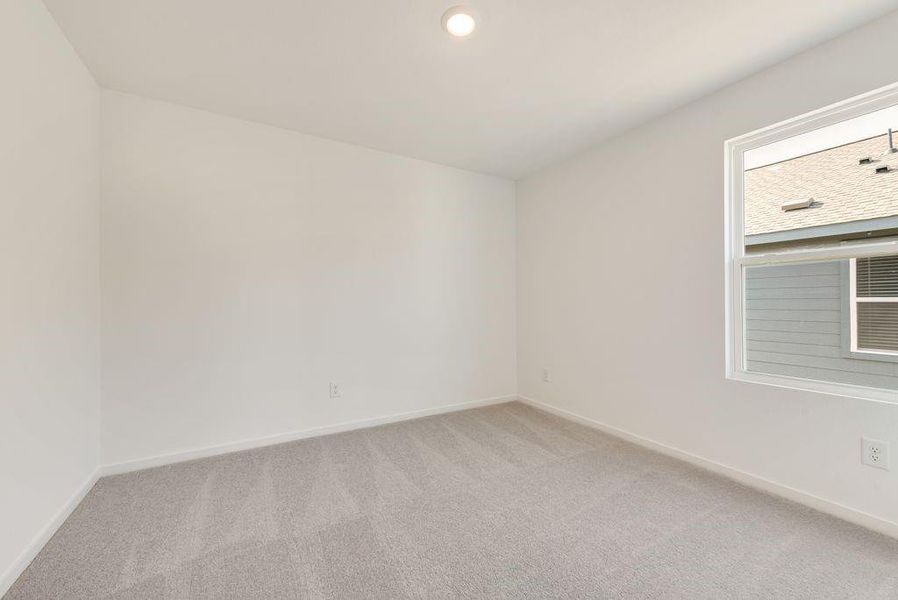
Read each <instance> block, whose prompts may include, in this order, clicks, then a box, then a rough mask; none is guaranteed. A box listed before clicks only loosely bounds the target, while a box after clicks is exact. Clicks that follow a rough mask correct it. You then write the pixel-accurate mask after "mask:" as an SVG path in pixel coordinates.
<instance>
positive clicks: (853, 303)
mask: <svg viewBox="0 0 898 600" xmlns="http://www.w3.org/2000/svg"><path fill="white" fill-rule="evenodd" d="M848 289H849V290H850V291H849V298H848V301H849V310H850V311H851V320H850V321H849V323H850V329H851V352H852V353H855V354H861V355H863V354H872V355H874V356H898V352H894V351H891V350H877V349H876V348H858V345H857V304H858V302H875V303H877V304H879V303H883V302H898V297H894V296H864V297H861V298H859V297H858V295H857V259H856V258H852V259H851V260H850V261H848Z"/></svg>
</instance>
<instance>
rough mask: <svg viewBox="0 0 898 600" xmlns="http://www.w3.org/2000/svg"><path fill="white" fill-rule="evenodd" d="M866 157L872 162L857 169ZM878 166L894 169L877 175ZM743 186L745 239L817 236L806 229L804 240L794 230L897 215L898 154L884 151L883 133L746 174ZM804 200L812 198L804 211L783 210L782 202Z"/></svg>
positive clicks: (886, 145)
mask: <svg viewBox="0 0 898 600" xmlns="http://www.w3.org/2000/svg"><path fill="white" fill-rule="evenodd" d="M895 143H896V145H898V132H896V133H895ZM866 157H869V158H872V159H873V162H872V163H871V164H866V165H861V164H858V161H859V160H860V159H862V158H866ZM883 166H890V167H891V168H892V169H896V170H895V171H892V172H889V173H881V174H877V173H876V172H875V171H876V168H877V167H883ZM744 186H745V234H746V235H747V236H760V237H763V238H772V236H768V235H764V234H772V233H774V232H794V234H795V235H793V236H791V237H792V238H793V239H798V238H809V237H816V234H813V233H812V231H810V230H808V231H806V232H805V234H804V235H800V232H798V231H794V230H800V229H806V228H818V227H823V226H829V225H834V224H841V223H850V222H853V221H861V220H864V221H867V220H870V219H881V218H883V217H895V216H898V153H890V152H889V136H888V134H885V135H880V136H876V137H873V138H869V139H866V140H860V141H858V142H853V143H851V144H846V145H844V146H838V147H836V148H830V149H828V150H823V151H820V152H815V153H813V154H807V155H805V156H799V157H797V158H792V159H790V160H786V161H782V162H779V163H775V164H772V165H767V166H764V167H758V168H755V169H750V170H747V171H745V179H744ZM808 198H813V199H814V203H813V204H812V205H811V206H810V207H809V208H802V209H798V210H791V211H784V210H783V209H782V205H783V203H784V202H787V201H795V200H802V199H808ZM883 223H884V222H883ZM875 228H879V226H877V227H875ZM814 231H816V230H814ZM788 237H790V236H783V235H780V236H779V239H781V240H782V239H787V238H788ZM759 241H760V239H759Z"/></svg>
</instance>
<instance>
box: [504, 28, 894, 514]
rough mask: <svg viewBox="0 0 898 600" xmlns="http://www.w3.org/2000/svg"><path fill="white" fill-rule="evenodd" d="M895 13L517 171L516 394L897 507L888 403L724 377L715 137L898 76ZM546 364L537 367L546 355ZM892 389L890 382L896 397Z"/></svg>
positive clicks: (782, 477) (823, 489)
mask: <svg viewBox="0 0 898 600" xmlns="http://www.w3.org/2000/svg"><path fill="white" fill-rule="evenodd" d="M896 28H898V15H895V14H892V15H889V16H887V17H885V18H883V19H881V20H879V21H877V22H875V23H873V24H871V25H869V26H866V27H864V28H862V29H859V30H857V31H855V32H852V33H850V34H847V35H845V36H843V37H841V38H838V39H836V40H834V41H832V42H830V43H827V44H825V45H823V46H819V47H817V48H815V49H813V50H811V51H809V52H807V53H805V54H801V55H799V56H797V57H795V58H793V59H790V60H788V61H786V62H784V63H781V64H780V65H778V66H776V67H774V68H771V69H769V70H766V71H763V72H762V73H760V74H758V75H756V76H753V77H751V78H750V79H747V80H745V81H743V82H740V83H738V84H736V85H734V86H732V87H729V88H727V89H725V90H723V91H721V92H718V93H716V94H713V95H711V96H709V97H706V98H705V99H703V100H701V101H698V102H695V103H693V104H690V105H688V106H686V107H684V108H682V109H680V110H677V111H675V112H673V113H671V114H669V115H668V116H666V117H663V118H661V119H658V120H656V121H653V122H651V123H648V124H646V125H644V126H642V127H640V128H639V129H636V130H633V131H631V132H629V133H627V134H625V135H623V136H621V137H619V138H617V139H615V140H613V141H610V142H608V143H604V144H602V145H601V146H599V147H596V148H594V149H593V150H591V151H589V152H587V153H585V154H582V155H579V156H577V157H574V158H572V159H570V160H568V161H566V162H564V163H562V164H559V165H556V166H554V167H552V168H550V169H547V170H545V171H543V172H541V173H538V174H535V175H533V176H531V177H528V178H526V179H524V180H523V181H520V182H518V186H517V195H518V209H517V215H518V364H519V379H518V382H519V389H520V393H521V394H522V395H523V396H526V397H531V398H534V399H536V400H540V401H543V402H546V403H548V404H551V405H555V406H557V407H560V408H563V409H565V410H568V411H571V412H573V413H576V414H579V415H581V416H584V417H588V418H591V419H594V420H596V421H599V422H602V423H605V424H607V425H609V426H612V427H615V428H618V429H621V430H625V431H628V432H631V433H633V434H636V435H638V436H642V437H644V438H648V439H650V440H654V441H656V442H659V443H662V444H666V445H668V446H672V447H675V448H678V449H680V450H683V451H686V452H689V453H692V454H696V455H698V456H701V457H704V458H706V459H708V460H711V461H716V462H718V463H722V464H724V465H727V466H729V467H732V468H735V469H739V470H742V471H745V472H747V473H750V474H754V475H757V476H759V477H763V478H766V479H769V480H772V481H774V482H777V483H780V484H782V485H786V486H791V487H793V488H796V489H798V490H801V491H804V492H806V493H809V494H813V495H816V496H819V497H821V498H823V499H826V500H829V501H831V502H835V503H839V504H842V505H845V506H847V507H850V508H852V509H854V510H857V511H861V512H865V513H869V514H871V515H874V516H876V517H879V518H880V519H884V520H887V521H892V522H898V465H895V466H894V467H893V470H892V471H883V470H878V469H873V468H870V467H866V466H863V465H862V464H861V462H860V448H861V435H864V434H866V435H869V436H871V437H873V438H877V439H883V440H888V441H890V442H891V444H892V448H893V449H894V448H898V405H895V404H884V403H874V402H870V401H864V400H857V399H851V398H844V397H837V396H828V395H823V394H815V393H809V392H800V391H793V390H788V389H780V388H774V387H769V386H762V385H759V384H748V383H741V382H733V381H728V380H726V379H725V376H724V372H725V369H724V366H725V365H724V363H725V356H724V195H723V189H724V185H723V176H724V172H723V143H724V140H726V139H728V138H730V137H734V136H737V135H740V134H743V133H746V132H749V131H752V130H754V129H757V128H759V127H763V126H766V125H769V124H772V123H774V122H777V121H780V120H783V119H785V118H788V117H791V116H795V115H798V114H801V113H804V112H807V111H809V110H812V109H816V108H819V107H821V106H824V105H826V104H829V103H832V102H835V101H838V100H842V99H844V98H847V97H851V96H853V95H856V94H859V93H862V92H866V91H868V90H871V89H874V88H877V87H880V86H882V85H886V84H889V83H892V82H893V81H896V80H898V66H896V65H890V64H888V63H884V62H882V61H880V60H871V57H885V56H890V55H891V54H893V53H894V43H895V37H894V32H895V30H896ZM543 368H547V369H549V371H550V375H551V382H544V381H543V377H542V369H543ZM896 400H898V398H896Z"/></svg>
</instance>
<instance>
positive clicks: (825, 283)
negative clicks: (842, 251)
mask: <svg viewBox="0 0 898 600" xmlns="http://www.w3.org/2000/svg"><path fill="white" fill-rule="evenodd" d="M841 268H842V267H841V264H840V262H839V261H829V262H821V263H812V264H804V265H785V266H763V267H752V268H749V269H748V270H747V271H746V274H745V297H746V300H745V317H746V332H745V338H746V358H747V363H748V369H749V370H750V371H756V372H759V373H769V374H774V375H788V376H791V377H801V378H804V379H817V380H822V381H833V382H837V383H848V384H854V385H866V386H873V387H881V388H889V389H898V363H888V362H879V361H870V360H863V359H859V358H852V357H850V356H848V355H846V353H845V351H844V350H843V344H842V319H843V302H842V300H843V298H842V295H843V283H842V271H841ZM845 292H846V293H847V290H845Z"/></svg>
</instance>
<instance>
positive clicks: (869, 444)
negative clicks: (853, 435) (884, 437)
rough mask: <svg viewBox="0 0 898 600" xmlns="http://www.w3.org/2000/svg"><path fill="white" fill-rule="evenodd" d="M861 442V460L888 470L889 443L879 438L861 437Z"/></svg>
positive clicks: (866, 463)
mask: <svg viewBox="0 0 898 600" xmlns="http://www.w3.org/2000/svg"><path fill="white" fill-rule="evenodd" d="M861 441H862V442H863V444H862V445H863V454H862V455H861V462H863V463H864V464H865V465H869V466H871V467H877V468H879V469H885V470H886V471H888V470H889V443H888V442H883V441H881V440H871V439H870V438H861Z"/></svg>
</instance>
